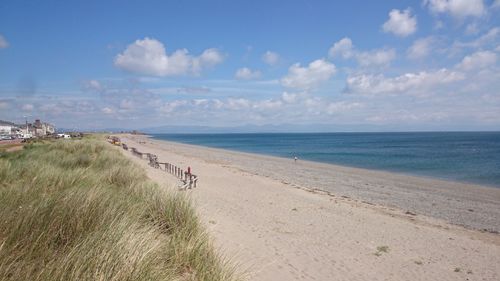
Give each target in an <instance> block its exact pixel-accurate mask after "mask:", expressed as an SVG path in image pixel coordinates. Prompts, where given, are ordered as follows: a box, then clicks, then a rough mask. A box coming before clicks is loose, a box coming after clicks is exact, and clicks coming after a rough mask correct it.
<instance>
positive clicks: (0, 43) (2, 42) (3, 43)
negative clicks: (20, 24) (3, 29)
mask: <svg viewBox="0 0 500 281" xmlns="http://www.w3.org/2000/svg"><path fill="white" fill-rule="evenodd" d="M7 47H9V42H7V39H5V37H3V36H2V34H0V49H5V48H7Z"/></svg>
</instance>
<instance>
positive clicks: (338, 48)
mask: <svg viewBox="0 0 500 281" xmlns="http://www.w3.org/2000/svg"><path fill="white" fill-rule="evenodd" d="M353 55H354V49H353V45H352V41H351V39H350V38H348V37H344V38H342V39H340V40H339V41H338V42H335V44H333V46H332V47H331V48H330V50H328V56H329V57H331V58H335V57H338V56H342V57H343V58H344V59H349V58H351V57H352V56H353Z"/></svg>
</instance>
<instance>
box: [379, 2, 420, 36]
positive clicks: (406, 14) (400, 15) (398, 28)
mask: <svg viewBox="0 0 500 281" xmlns="http://www.w3.org/2000/svg"><path fill="white" fill-rule="evenodd" d="M382 29H383V30H384V32H390V33H393V34H395V35H397V36H401V37H406V36H408V35H410V34H412V33H414V32H415V31H417V16H415V15H414V16H412V15H411V11H410V9H409V8H408V9H406V10H404V11H400V10H397V9H393V10H392V11H390V12H389V19H388V20H387V21H386V22H385V23H384V24H383V25H382Z"/></svg>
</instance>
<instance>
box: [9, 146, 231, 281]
mask: <svg viewBox="0 0 500 281" xmlns="http://www.w3.org/2000/svg"><path fill="white" fill-rule="evenodd" d="M0 214H2V216H1V218H0V280H235V279H236V277H235V276H236V275H235V269H234V267H233V266H231V265H230V264H229V263H228V262H227V261H226V260H225V259H223V258H222V257H221V256H219V255H218V254H217V253H216V252H215V251H214V247H213V245H212V244H211V242H210V241H211V240H210V239H209V237H208V236H207V234H206V232H205V230H204V229H203V228H202V227H201V226H200V222H199V220H198V218H197V216H196V214H195V212H194V210H193V208H192V207H191V204H190V202H189V200H188V199H187V198H185V197H184V196H182V195H179V194H177V193H171V192H168V191H166V190H164V189H160V188H159V187H158V186H157V185H156V184H155V183H153V182H151V181H149V180H148V179H147V177H146V174H145V172H144V170H142V169H141V168H140V167H138V166H136V165H134V164H133V163H131V162H130V161H129V160H128V159H126V158H125V157H124V156H123V155H121V154H120V153H119V152H118V151H117V150H116V149H113V148H112V147H111V146H109V145H108V144H106V143H104V142H102V141H99V140H95V139H94V140H78V141H67V140H61V141H55V142H37V143H32V144H28V145H26V146H25V149H24V150H22V151H18V152H12V153H5V154H1V156H0Z"/></svg>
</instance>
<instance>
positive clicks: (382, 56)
mask: <svg viewBox="0 0 500 281" xmlns="http://www.w3.org/2000/svg"><path fill="white" fill-rule="evenodd" d="M395 58H396V50H394V49H379V50H373V51H369V52H360V53H357V54H356V59H357V60H358V63H359V64H360V65H362V66H385V65H388V64H389V63H390V62H391V61H393V60H394V59H395Z"/></svg>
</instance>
